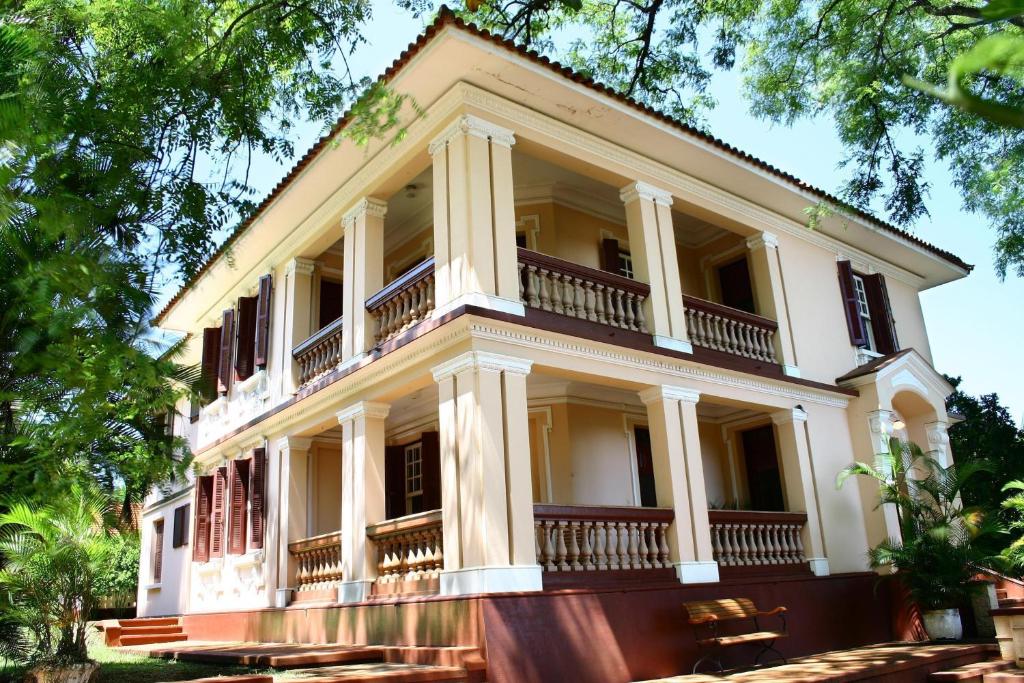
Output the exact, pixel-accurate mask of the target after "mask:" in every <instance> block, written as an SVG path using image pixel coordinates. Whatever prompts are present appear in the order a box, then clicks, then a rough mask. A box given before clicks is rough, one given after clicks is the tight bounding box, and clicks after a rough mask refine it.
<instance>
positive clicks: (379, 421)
mask: <svg viewBox="0 0 1024 683" xmlns="http://www.w3.org/2000/svg"><path fill="white" fill-rule="evenodd" d="M389 410H390V406H388V405H387V404H386V403H371V402H369V401H360V402H359V403H356V404H355V405H352V406H350V407H348V408H346V409H344V410H342V411H341V412H339V413H338V422H339V424H341V573H342V583H341V585H340V587H339V589H338V601H339V602H362V601H364V600H366V599H367V598H368V597H369V596H370V588H371V587H372V585H373V581H374V579H375V578H376V576H377V554H376V551H375V549H374V548H373V547H372V545H371V544H370V543H368V542H367V538H366V526H367V525H368V524H376V523H377V522H380V521H383V519H384V515H385V510H384V423H385V420H386V419H387V416H388V411H389Z"/></svg>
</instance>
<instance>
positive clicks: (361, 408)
mask: <svg viewBox="0 0 1024 683" xmlns="http://www.w3.org/2000/svg"><path fill="white" fill-rule="evenodd" d="M390 412H391V406H390V405H389V404H387V403H378V402H376V401H359V402H358V403H353V404H352V405H351V406H349V407H348V408H345V409H344V410H339V411H338V413H337V418H338V424H344V423H345V422H350V421H353V420H358V419H369V420H383V419H386V418H387V416H388V414H389V413H390Z"/></svg>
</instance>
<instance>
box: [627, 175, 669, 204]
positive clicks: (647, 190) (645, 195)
mask: <svg viewBox="0 0 1024 683" xmlns="http://www.w3.org/2000/svg"><path fill="white" fill-rule="evenodd" d="M619 199H621V200H622V203H623V204H631V203H632V202H635V201H637V200H638V199H646V200H647V201H649V202H654V203H655V204H660V205H662V206H672V193H671V192H669V191H668V190H663V189H661V188H660V187H655V186H654V185H651V184H650V183H645V182H642V181H637V182H635V183H630V184H629V185H626V186H625V187H623V188H622V189H621V190H619Z"/></svg>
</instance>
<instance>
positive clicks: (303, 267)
mask: <svg viewBox="0 0 1024 683" xmlns="http://www.w3.org/2000/svg"><path fill="white" fill-rule="evenodd" d="M314 270H316V262H315V261H313V260H311V259H308V258H302V257H301V256H296V257H295V258H293V259H291V260H290V261H288V264H287V265H286V266H285V267H284V274H285V275H288V276H291V275H294V274H295V273H298V274H299V275H312V274H313V271H314Z"/></svg>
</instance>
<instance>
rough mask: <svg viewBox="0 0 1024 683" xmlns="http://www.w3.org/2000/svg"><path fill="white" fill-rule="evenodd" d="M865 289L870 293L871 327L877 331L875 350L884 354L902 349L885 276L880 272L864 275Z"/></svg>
mask: <svg viewBox="0 0 1024 683" xmlns="http://www.w3.org/2000/svg"><path fill="white" fill-rule="evenodd" d="M864 291H865V293H866V294H867V295H868V308H869V309H870V310H871V327H872V329H873V331H874V333H875V347H876V348H875V351H877V352H878V353H881V354H883V355H886V356H887V355H889V354H890V353H896V352H897V351H899V350H900V342H899V339H898V338H897V337H896V325H895V321H894V320H893V317H892V307H891V306H890V305H889V290H888V289H887V288H886V286H885V278H884V277H883V276H882V275H879V274H878V273H876V274H874V275H865V276H864Z"/></svg>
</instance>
